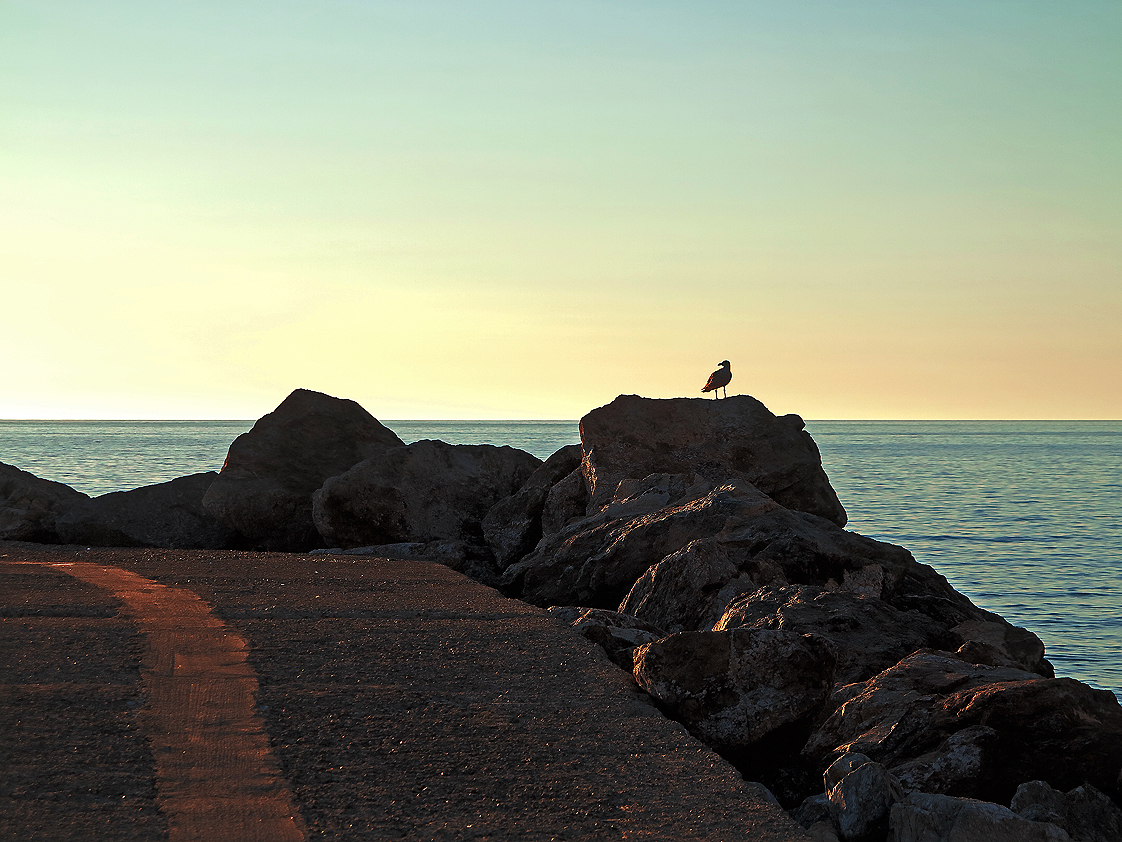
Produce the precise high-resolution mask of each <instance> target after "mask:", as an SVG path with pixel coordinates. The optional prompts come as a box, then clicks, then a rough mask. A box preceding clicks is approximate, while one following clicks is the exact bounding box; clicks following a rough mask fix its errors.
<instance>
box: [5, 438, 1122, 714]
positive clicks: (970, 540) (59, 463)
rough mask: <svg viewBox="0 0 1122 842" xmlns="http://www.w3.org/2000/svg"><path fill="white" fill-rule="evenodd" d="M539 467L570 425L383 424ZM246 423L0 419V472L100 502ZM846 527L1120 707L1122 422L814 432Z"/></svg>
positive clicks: (219, 444) (205, 454)
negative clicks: (18, 473) (895, 549)
mask: <svg viewBox="0 0 1122 842" xmlns="http://www.w3.org/2000/svg"><path fill="white" fill-rule="evenodd" d="M383 423H385V424H386V426H388V427H390V428H391V429H392V430H394V432H396V433H397V434H398V435H399V436H401V438H402V439H403V440H404V441H406V442H413V441H417V440H419V439H426V438H428V439H441V440H443V441H447V442H450V443H453V444H497V445H503V444H506V445H511V446H513V447H517V448H520V449H522V450H526V451H528V452H530V453H533V454H534V455H535V456H538V457H540V458H542V459H544V458H545V457H547V456H549V454H551V453H553V452H554V451H556V450H557V449H558V448H559V447H562V446H564V445H566V444H574V443H577V442H579V441H580V436H579V433H578V431H577V422H576V421H385V422H383ZM252 425H253V422H251V421H0V462H6V463H7V464H9V465H15V466H16V467H19V468H22V469H23V470H25V471H30V472H31V473H33V474H35V475H37V476H40V477H43V478H45V479H52V480H56V481H58V482H63V483H66V484H67V485H70V486H72V487H74V488H76V489H78V490H79V491H84V492H86V493H87V494H91V495H97V494H104V493H107V492H110V491H122V490H126V489H130V488H136V487H138V486H141V485H149V484H152V483H157V482H165V481H167V480H170V479H174V478H176V477H179V476H184V475H186V474H192V473H197V472H200V471H216V470H218V469H220V468H221V467H222V462H223V460H224V459H225V456H226V451H227V449H228V447H229V445H230V442H231V441H233V440H234V439H235V438H236V437H237V436H238V435H240V434H241V433H244V432H246V431H247V430H248V429H249V428H250V427H251V426H252ZM807 429H808V430H809V431H810V433H811V435H813V436H814V439H815V441H817V443H818V447H819V449H820V450H821V452H822V461H823V465H824V467H825V469H826V472H827V473H828V474H829V476H830V480H831V482H832V483H833V485H834V488H836V489H837V492H838V496H839V497H840V498H841V501H842V503H843V504H844V505H845V507H846V510H847V511H848V512H849V526H848V527H847V528H849V529H851V530H854V531H856V532H860V533H862V534H863V535H868V536H870V537H873V538H878V539H880V540H884V541H890V542H892V543H894V544H900V545H901V546H904V547H907V548H908V549H909V550H910V551H911V552H912V554H913V555H914V556H915V557H916V558H917V559H918V560H919V561H921V562H923V563H925V564H930V565H931V566H933V567H934V568H935V569H936V570H938V571H939V572H940V573H942V574H943V575H944V576H946V577H947V579H948V580H950V582H951V584H952V585H954V587H955V588H957V589H958V590H960V591H962V592H963V593H965V594H966V595H967V596H969V597H970V598H971V599H972V600H973V601H974V602H975V603H976V604H977V605H979V606H981V607H983V608H985V609H987V610H990V611H994V612H996V613H998V614H1000V615H1002V616H1003V617H1005V618H1006V619H1008V620H1009V621H1010V622H1012V623H1015V624H1016V625H1019V626H1024V627H1026V628H1028V629H1031V630H1032V631H1034V632H1035V633H1036V634H1037V635H1039V636H1040V637H1041V638H1042V639H1043V640H1044V643H1045V645H1046V647H1047V651H1048V658H1049V659H1050V660H1051V661H1052V663H1053V664H1055V666H1056V674H1057V675H1066V676H1071V677H1073V678H1077V679H1079V680H1081V681H1085V682H1086V683H1088V684H1091V685H1093V686H1095V687H1100V688H1104V689H1109V690H1112V691H1114V692H1115V693H1116V694H1118V695H1119V697H1120V698H1122V422H1118V421H1043V422H1038V421H1009V422H1004V421H810V422H807Z"/></svg>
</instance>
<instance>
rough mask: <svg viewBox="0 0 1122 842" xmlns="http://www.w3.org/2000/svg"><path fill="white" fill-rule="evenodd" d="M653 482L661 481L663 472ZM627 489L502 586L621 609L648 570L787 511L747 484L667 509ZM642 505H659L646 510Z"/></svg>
mask: <svg viewBox="0 0 1122 842" xmlns="http://www.w3.org/2000/svg"><path fill="white" fill-rule="evenodd" d="M651 479H652V484H653V485H654V486H658V485H660V484H661V483H662V480H663V477H661V476H658V475H655V476H653V477H652V478H651ZM624 494H625V496H624V497H623V498H621V499H616V500H614V501H609V504H607V505H606V509H607V510H606V511H604V512H600V513H597V514H595V515H592V516H590V517H586V518H584V519H582V520H579V521H577V522H575V523H572V524H570V525H569V526H567V527H566V528H565V529H563V530H562V531H561V532H557V533H554V534H552V535H546V536H545V537H544V538H543V539H542V540H541V542H540V543H539V544H538V546H537V548H535V550H534V551H533V552H532V553H531V554H530V555H528V556H526V557H525V558H524V559H522V561H520V562H518V563H517V564H514V565H512V566H511V567H510V568H508V569H507V571H506V574H505V575H504V577H503V584H504V587H506V588H507V589H508V590H510V591H512V592H513V593H515V594H516V595H518V596H520V597H521V598H522V599H524V600H526V601H527V602H532V603H534V604H536V605H542V606H546V605H584V606H588V607H592V608H615V607H616V606H617V605H618V604H619V602H620V600H621V599H622V597H623V596H624V594H626V593H627V592H628V590H630V589H631V586H632V585H633V584H634V583H635V580H636V579H638V578H639V577H640V576H641V575H642V574H643V573H644V572H645V571H646V570H647V568H648V567H650V566H651V565H652V564H653V563H655V562H657V561H658V560H659V559H661V558H663V557H664V556H666V555H668V554H669V553H672V552H675V551H676V550H679V549H681V548H682V547H684V546H685V545H686V544H688V543H689V542H690V541H693V540H694V539H696V538H697V537H698V536H700V535H714V534H717V533H720V532H721V531H722V530H724V529H725V528H726V526H728V525H729V524H730V523H734V524H735V523H739V522H742V521H743V520H745V519H747V518H750V517H751V516H752V515H753V514H754V513H756V512H758V511H766V510H780V511H782V509H781V507H780V506H779V505H778V504H777V503H776V502H775V501H773V500H771V499H770V498H769V497H767V496H766V495H764V494H762V493H761V492H759V491H757V490H756V489H755V488H753V487H752V486H751V485H748V484H741V485H728V486H722V487H720V488H716V489H714V490H713V491H711V492H710V493H709V494H707V495H705V496H704V497H702V498H701V499H698V500H690V501H688V502H686V503H684V504H681V505H670V506H667V507H665V508H658V500H659V499H660V496H659V495H658V494H654V495H649V494H646V493H644V492H643V490H642V489H641V488H635V487H629V488H627V489H626V490H625V491H624ZM613 506H617V507H616V508H613ZM644 506H652V507H654V508H653V509H647V510H645V511H644V508H643V507H644ZM839 531H841V530H839ZM624 613H631V612H624ZM645 619H648V620H649V621H650V622H654V623H655V625H658V626H662V623H659V622H657V621H653V620H650V619H649V618H645Z"/></svg>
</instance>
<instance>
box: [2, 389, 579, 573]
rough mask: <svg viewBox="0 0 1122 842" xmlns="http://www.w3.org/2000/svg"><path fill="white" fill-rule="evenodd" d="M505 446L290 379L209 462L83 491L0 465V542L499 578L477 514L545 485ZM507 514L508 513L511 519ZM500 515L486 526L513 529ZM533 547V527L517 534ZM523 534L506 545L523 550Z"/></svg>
mask: <svg viewBox="0 0 1122 842" xmlns="http://www.w3.org/2000/svg"><path fill="white" fill-rule="evenodd" d="M576 451H577V454H578V455H576V456H574V454H573V453H572V452H566V453H564V454H562V455H560V456H558V457H556V458H554V459H553V460H551V461H550V462H549V463H547V464H545V465H543V463H542V461H541V460H540V459H538V458H537V457H535V456H533V455H531V454H529V453H525V452H523V451H521V450H517V449H515V448H512V447H496V446H492V445H451V444H447V443H445V442H440V441H419V442H414V443H413V444H409V445H407V444H405V443H404V442H402V441H401V439H399V438H398V437H397V435H396V434H395V433H394V432H393V431H392V430H390V429H388V428H387V427H385V426H384V425H383V424H382V423H381V422H379V421H378V420H377V419H376V418H375V417H374V416H373V415H371V414H370V413H369V412H367V411H366V410H365V409H363V408H362V407H361V406H359V405H358V404H357V403H355V402H354V401H351V400H345V399H341V398H335V397H331V396H330V395H325V394H322V393H320V392H313V391H309V390H307V389H297V390H296V391H294V392H292V394H290V395H289V396H288V397H287V398H285V399H284V400H283V401H282V402H281V403H280V405H279V406H277V408H276V409H275V410H274V411H272V412H270V413H268V414H267V415H265V416H263V417H262V418H260V419H259V420H258V421H257V422H256V423H255V424H254V425H253V428H252V429H251V430H250V431H249V432H247V433H245V434H243V435H241V436H238V438H237V439H235V440H234V442H233V443H232V444H231V445H230V449H229V452H228V454H227V456H226V460H225V464H224V465H223V467H222V470H221V471H220V472H218V473H213V472H207V473H200V474H194V475H192V476H187V477H180V478H178V479H175V480H172V481H171V482H166V483H160V484H157V485H150V486H145V487H143V488H137V489H133V490H131V491H120V492H113V493H110V494H104V495H101V496H99V497H95V498H90V497H88V496H87V495H85V494H82V493H80V492H78V491H75V490H74V489H71V488H69V487H67V486H65V485H63V484H61V483H56V482H50V481H48V480H44V479H40V478H39V477H35V476H33V475H32V474H29V473H27V472H25V471H21V470H20V469H18V468H15V467H13V466H9V465H2V464H0V539H8V540H23V541H39V542H46V543H72V544H86V545H88V546H109V547H111V546H122V547H137V546H140V547H166V548H173V549H259V550H279V551H288V552H305V551H309V550H316V549H319V550H323V549H324V548H329V549H334V550H337V551H340V552H356V553H363V554H372V555H382V556H392V557H406V558H427V559H435V560H439V561H442V562H444V563H447V564H450V565H451V566H453V567H456V568H457V569H460V570H463V571H464V572H466V573H468V574H469V575H472V576H474V577H476V578H478V579H480V580H481V581H484V582H487V583H490V584H494V583H495V582H497V580H498V573H499V570H498V568H497V566H496V565H495V563H494V561H493V555H492V550H491V548H490V546H489V543H488V540H487V538H486V537H485V534H484V533H485V529H484V526H483V521H484V518H485V517H486V515H487V514H488V512H489V511H491V509H492V508H493V507H495V505H496V503H499V502H500V501H507V505H508V506H510V505H511V504H516V503H518V501H523V500H525V499H526V498H527V497H528V496H531V497H532V496H533V490H534V489H536V488H544V489H545V490H546V491H548V490H549V489H550V488H551V487H552V485H553V479H554V478H555V474H556V472H557V471H558V470H559V468H558V465H561V469H563V470H564V472H566V473H567V472H568V471H570V470H571V469H572V467H571V465H570V464H569V463H570V462H573V463H574V464H575V463H576V462H579V448H576ZM515 519H516V518H515ZM516 526H517V525H516V524H513V523H512V524H510V525H508V524H496V525H495V526H494V529H493V530H492V532H491V533H490V534H492V537H494V538H495V541H496V547H499V546H500V545H502V539H501V538H500V537H499V533H502V534H504V535H510V534H513V531H516V528H515V527H516ZM519 540H522V541H526V540H529V544H530V547H532V546H533V544H534V543H536V541H537V537H534V536H532V535H531V536H530V537H529V538H527V536H526V535H521V536H520V538H519ZM521 548H522V545H521V544H517V543H516V544H513V545H510V546H508V547H507V548H506V552H507V553H516V554H518V555H521V554H522V553H521V552H519V550H520V549H521Z"/></svg>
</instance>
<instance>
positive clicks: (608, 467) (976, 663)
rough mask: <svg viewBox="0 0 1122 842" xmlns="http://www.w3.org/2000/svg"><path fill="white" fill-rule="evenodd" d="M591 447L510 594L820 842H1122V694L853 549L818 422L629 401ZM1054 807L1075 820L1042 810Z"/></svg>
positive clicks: (682, 403) (595, 426) (563, 482)
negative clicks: (552, 622) (560, 625)
mask: <svg viewBox="0 0 1122 842" xmlns="http://www.w3.org/2000/svg"><path fill="white" fill-rule="evenodd" d="M581 441H582V447H581V460H580V463H579V465H576V466H574V468H573V470H572V472H571V473H569V474H565V475H564V476H558V475H559V474H560V472H559V471H558V472H556V473H555V476H558V478H557V479H556V480H555V482H554V484H553V486H552V487H551V488H549V489H548V490H546V489H544V488H541V487H539V488H536V489H535V491H534V494H533V495H532V502H533V506H530V505H529V503H527V505H526V506H525V507H523V509H522V512H523V515H522V517H521V520H520V522H523V523H526V524H528V526H527V528H526V530H525V532H526V534H536V532H535V530H536V531H540V533H541V537H540V538H539V539H538V543H537V544H536V546H535V547H534V548H533V549H532V550H531V551H529V552H527V553H526V554H525V555H523V556H522V557H521V558H517V557H515V556H516V553H515V554H512V553H509V552H505V553H503V554H499V553H496V557H497V558H498V559H499V561H498V564H499V565H500V566H501V567H502V568H503V579H502V584H503V586H504V587H505V588H506V589H507V591H508V592H509V593H511V594H513V595H517V596H520V597H521V598H523V599H526V600H528V601H530V602H534V603H537V604H539V605H543V606H551V608H550V610H551V611H552V612H553V613H554V614H555V615H557V616H558V617H559V618H560V619H561V620H562V621H565V622H568V623H571V624H572V625H573V626H574V627H575V628H576V629H577V630H578V631H579V632H581V633H582V634H584V635H585V636H587V637H588V638H590V639H591V640H593V641H595V642H597V643H599V644H600V645H601V646H603V647H604V649H605V650H606V652H607V653H608V655H609V656H610V657H611V658H612V659H613V660H614V661H615V662H616V663H617V664H619V665H621V666H622V667H624V668H625V669H628V670H629V671H631V672H632V673H633V674H634V677H635V680H636V681H637V682H638V683H639V684H640V685H641V686H642V687H643V688H644V689H645V690H646V691H647V692H648V693H649V694H650V695H651V696H652V697H653V698H654V699H655V700H656V701H657V703H658V704H659V705H660V707H661V708H662V709H663V711H664V712H665V713H666V714H667V715H668V716H671V717H673V718H675V719H677V720H678V721H680V722H681V723H682V724H683V725H684V726H685V727H686V728H688V729H689V730H690V731H691V732H692V733H693V734H694V735H695V736H696V737H697V738H698V739H700V740H702V741H704V742H705V743H707V744H709V745H710V746H712V747H713V748H715V749H717V750H718V751H720V752H721V753H722V754H724V755H725V756H726V757H727V758H729V759H730V760H731V761H732V762H734V763H735V764H736V765H737V766H738V767H739V768H740V769H741V770H742V771H743V772H744V774H745V775H746V776H748V777H750V778H751V779H754V780H758V781H760V782H762V783H763V784H765V785H766V786H768V787H769V788H770V789H771V790H772V791H773V792H774V793H775V794H776V795H777V797H778V798H779V800H780V801H781V803H783V804H784V806H786V807H787V808H789V809H790V810H792V812H793V814H794V815H795V816H796V817H797V818H799V819H800V820H801V821H802V822H803V824H804V825H805V826H807V827H811V828H812V829H813V831H814V833H815V834H817V836H816V838H820V839H833V838H839V839H843V840H848V841H849V842H855V840H869V842H881V840H892V842H912V841H913V840H914V841H915V842H918V840H924V842H938V840H952V839H954V840H974V839H977V840H982V839H985V840H986V842H994V840H998V839H1006V838H1008V839H1013V838H1014V837H1016V838H1017V839H1019V840H1026V839H1049V840H1063V839H1069V838H1070V839H1087V840H1106V839H1118V838H1122V837H1118V836H1116V835H1111V833H1112V832H1113V831H1110V830H1109V829H1108V830H1106V831H1100V830H1096V829H1095V828H1096V827H1099V826H1101V827H1105V828H1114V827H1116V826H1117V824H1116V823H1117V822H1119V821H1122V812H1119V810H1118V806H1117V802H1118V799H1119V788H1120V785H1122V780H1120V770H1122V708H1120V707H1119V705H1118V702H1117V701H1116V700H1115V698H1114V696H1113V694H1111V693H1109V692H1105V691H1100V690H1095V689H1093V688H1091V687H1088V686H1086V685H1084V684H1081V683H1079V682H1077V681H1073V680H1071V679H1065V678H1059V679H1057V678H1055V677H1054V673H1053V669H1052V666H1051V664H1049V662H1048V661H1047V660H1046V659H1045V657H1044V654H1045V653H1044V646H1043V644H1042V643H1041V641H1040V640H1039V638H1037V637H1036V635H1034V634H1033V633H1032V632H1030V631H1028V630H1026V629H1022V628H1018V627H1016V626H1013V625H1011V624H1010V623H1008V622H1007V621H1005V620H1004V619H1003V618H1002V617H1000V616H998V615H996V614H993V613H991V612H988V611H985V610H983V609H981V608H979V607H978V606H976V605H974V604H973V603H972V602H971V601H970V600H969V599H968V598H967V597H966V596H964V595H963V594H960V593H958V592H957V591H955V590H954V589H953V588H952V587H951V586H950V585H949V584H948V582H947V581H946V579H945V578H943V577H942V576H941V575H939V574H938V573H937V572H936V571H935V570H934V569H933V568H931V567H929V566H927V565H924V564H920V563H918V562H916V560H915V559H914V558H913V557H912V556H911V554H910V553H909V552H908V551H907V550H906V549H904V548H902V547H898V546H895V545H892V544H887V543H884V542H881V541H875V540H873V539H871V538H867V537H864V536H862V535H858V534H856V533H853V532H849V531H846V530H845V529H844V525H845V523H846V515H845V511H844V509H843V508H842V506H841V504H840V503H839V502H838V499H837V496H836V494H835V493H834V491H833V489H832V487H831V486H830V483H829V480H828V478H827V477H826V475H825V473H824V472H823V470H822V465H821V460H820V457H819V453H818V449H817V447H816V446H815V444H814V442H813V441H812V440H811V437H810V436H809V435H808V434H807V433H806V432H805V430H804V429H803V423H802V421H801V419H799V418H798V417H797V416H793V415H788V416H782V417H776V416H774V415H772V414H771V413H770V412H769V411H768V410H767V409H766V408H765V407H764V406H763V405H762V404H760V403H759V402H758V401H755V400H753V399H752V398H750V397H746V396H741V397H737V398H729V399H728V400H726V401H719V402H712V401H703V400H691V399H677V400H649V399H644V398H638V397H634V396H624V397H620V398H618V399H617V400H616V401H614V402H613V403H611V404H609V405H608V406H605V407H601V408H599V409H597V410H594V411H593V412H591V413H589V414H588V415H586V416H585V417H584V418H583V419H582V420H581ZM571 456H572V454H570V457H571ZM501 505H505V506H508V507H509V506H511V505H512V504H511V502H510V501H506V502H505V503H504V504H501ZM527 512H532V513H536V518H537V519H536V520H535V519H534V517H533V516H531V514H527ZM517 543H518V542H516V541H507V542H506V544H505V546H514V545H516V544H517ZM843 760H844V762H843ZM1026 787H1027V788H1028V789H1026ZM1045 791H1046V792H1047V793H1049V798H1050V799H1051V802H1050V803H1052V802H1055V803H1056V804H1060V805H1061V806H1063V805H1067V806H1066V807H1063V809H1061V808H1060V807H1057V808H1055V809H1053V810H1052V811H1051V812H1050V813H1047V815H1045V813H1044V812H1042V810H1040V809H1035V808H1031V807H1030V802H1031V801H1032V798H1033V797H1034V796H1031V795H1024V794H1023V793H1024V792H1036V793H1039V792H1045ZM1018 793H1022V795H1020V796H1018ZM1018 799H1019V800H1018ZM1092 803H1093V804H1094V807H1093V809H1092V808H1091V807H1088V806H1086V805H1087V804H1092ZM1073 805H1082V806H1073ZM1081 811H1082V812H1081ZM1088 811H1090V813H1089V812H1088ZM1096 811H1097V812H1096ZM1091 814H1093V817H1092V818H1090V819H1088V818H1087V816H1088V815H1091ZM1088 828H1090V829H1088Z"/></svg>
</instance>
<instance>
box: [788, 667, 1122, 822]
mask: <svg viewBox="0 0 1122 842" xmlns="http://www.w3.org/2000/svg"><path fill="white" fill-rule="evenodd" d="M968 729H972V730H968ZM954 735H958V739H957V741H952V740H950V738H951V737H952V736H954ZM846 751H860V752H862V753H863V754H866V755H868V756H869V757H871V758H872V759H874V760H876V761H878V762H880V763H883V764H884V765H885V766H887V767H888V768H889V769H890V770H891V771H893V772H894V773H895V774H897V775H898V777H901V779H902V781H904V782H910V783H911V784H912V785H924V783H923V781H924V779H925V778H927V779H933V778H938V780H939V783H938V786H939V788H941V789H943V790H944V791H945V792H947V793H948V794H950V795H955V796H964V797H969V798H978V799H982V800H985V801H994V802H1001V803H1008V801H1009V799H1010V798H1011V797H1012V796H1013V794H1014V792H1015V791H1016V789H1017V787H1018V786H1019V785H1020V784H1022V783H1024V782H1025V781H1029V780H1043V781H1047V782H1048V783H1049V784H1051V785H1052V786H1054V787H1057V788H1061V789H1070V788H1072V787H1075V786H1078V785H1080V784H1083V783H1090V784H1091V785H1093V786H1095V787H1096V788H1098V789H1100V790H1102V791H1103V792H1105V793H1107V794H1108V795H1111V796H1115V795H1116V794H1117V780H1118V775H1119V769H1120V767H1122V707H1120V706H1119V704H1118V700H1117V699H1115V697H1114V694H1113V693H1110V692H1108V691H1106V690H1095V689H1093V688H1091V687H1088V686H1087V685H1085V684H1081V683H1080V682H1078V681H1074V680H1072V679H1068V678H1058V679H1057V678H1051V679H1049V678H1041V677H1040V676H1038V675H1036V674H1035V673H1030V672H1027V671H1023V670H1017V669H1013V668H1009V667H990V666H984V665H979V664H971V663H967V662H965V661H962V660H960V659H958V658H957V657H955V656H954V655H952V654H951V653H947V652H936V651H932V650H921V651H919V652H916V653H913V654H912V655H910V656H908V657H907V658H905V659H903V660H902V661H900V663H899V664H897V665H895V666H894V667H891V668H890V669H887V670H885V671H884V672H882V673H880V674H879V675H877V676H874V677H873V678H871V679H869V680H868V681H867V682H865V683H864V685H863V686H860V690H859V692H858V693H857V694H856V695H854V696H853V697H852V698H850V699H849V700H848V701H846V702H845V703H844V704H842V705H841V707H839V708H838V709H837V710H836V711H834V713H833V714H831V715H830V716H829V717H828V718H827V719H826V720H825V721H824V722H823V723H822V724H821V725H820V726H819V727H818V728H817V729H816V730H815V731H814V732H813V733H812V734H811V735H810V738H809V739H808V740H807V743H806V746H805V747H804V754H805V755H806V756H808V757H817V758H827V757H830V756H834V755H837V754H840V753H844V752H846ZM956 754H957V755H958V757H957V758H956V756H955V755H956ZM925 763H926V764H928V765H930V766H938V767H939V768H938V769H936V770H935V771H934V772H925V771H924V770H923V769H921V768H918V766H921V765H922V764H925ZM956 769H957V770H958V772H957V773H956V771H955V770H956ZM959 775H961V777H959Z"/></svg>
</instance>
